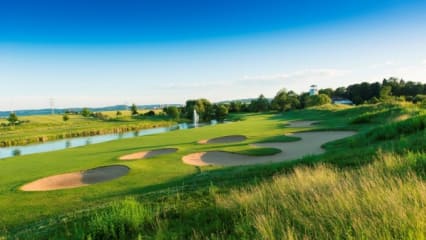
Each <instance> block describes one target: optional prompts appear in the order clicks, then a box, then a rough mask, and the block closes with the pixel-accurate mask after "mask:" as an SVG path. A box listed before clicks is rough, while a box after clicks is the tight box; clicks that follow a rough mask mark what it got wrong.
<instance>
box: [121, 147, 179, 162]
mask: <svg viewBox="0 0 426 240" xmlns="http://www.w3.org/2000/svg"><path fill="white" fill-rule="evenodd" d="M176 151H177V148H162V149H155V150H151V151H144V152H137V153H132V154H129V155H124V156H121V157H120V158H119V159H120V160H137V159H144V158H150V157H154V156H158V155H163V154H169V153H174V152H176Z"/></svg>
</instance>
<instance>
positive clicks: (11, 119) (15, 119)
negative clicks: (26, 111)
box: [7, 112, 19, 125]
mask: <svg viewBox="0 0 426 240" xmlns="http://www.w3.org/2000/svg"><path fill="white" fill-rule="evenodd" d="M7 121H8V122H9V123H10V124H12V125H15V124H17V123H18V122H19V119H18V116H16V113H14V112H11V113H10V114H9V117H8V118H7Z"/></svg>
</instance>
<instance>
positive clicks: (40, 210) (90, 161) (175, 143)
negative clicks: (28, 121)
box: [0, 115, 291, 226]
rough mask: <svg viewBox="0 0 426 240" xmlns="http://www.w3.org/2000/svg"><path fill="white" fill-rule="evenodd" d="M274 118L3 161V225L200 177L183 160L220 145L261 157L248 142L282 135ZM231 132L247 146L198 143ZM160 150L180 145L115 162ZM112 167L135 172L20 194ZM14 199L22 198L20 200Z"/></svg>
mask: <svg viewBox="0 0 426 240" xmlns="http://www.w3.org/2000/svg"><path fill="white" fill-rule="evenodd" d="M271 116H272V115H253V116H250V117H249V120H247V121H242V122H236V123H229V124H223V125H218V126H214V127H213V126H212V127H203V128H198V129H190V130H183V131H174V132H169V133H165V134H160V135H153V136H143V137H138V138H133V139H124V140H119V141H112V142H107V143H101V144H94V145H90V146H85V147H79V148H71V149H67V150H64V151H57V152H50V153H42V154H34V155H27V156H20V157H14V158H9V159H5V160H2V161H0V172H1V174H0V195H1V196H2V197H1V198H0V210H1V212H2V213H3V214H1V215H0V222H1V223H2V224H3V225H6V226H10V225H15V224H18V223H23V222H26V221H31V220H36V219H38V218H40V217H44V216H49V215H52V214H60V213H63V212H66V211H70V210H72V209H80V208H84V207H88V206H91V205H95V204H97V203H98V202H105V201H108V200H110V199H111V198H114V197H116V196H123V195H128V194H137V193H143V192H145V191H147V190H153V189H158V188H161V187H162V186H159V187H156V185H159V184H163V183H167V182H174V181H178V180H179V179H182V178H184V177H188V176H190V175H191V174H194V173H196V171H197V169H196V168H194V167H192V166H188V165H185V164H183V163H182V162H181V160H180V159H181V157H182V156H184V155H186V154H188V153H193V152H198V151H209V150H214V149H216V148H217V147H218V146H220V149H222V150H225V151H234V152H241V151H243V152H245V153H247V154H251V155H253V154H259V153H258V152H257V151H254V150H252V148H251V147H249V146H248V145H247V143H252V142H256V141H258V140H264V139H266V138H268V137H270V136H275V135H281V134H283V133H284V131H283V129H280V128H277V126H279V125H280V124H281V123H280V122H279V121H277V120H273V121H270V120H268V119H269V118H271ZM230 134H244V135H247V136H248V140H247V141H245V142H244V143H234V144H216V145H213V144H209V145H200V144H196V141H198V140H200V139H206V138H213V137H219V136H223V135H230ZM289 139H291V138H289ZM162 147H177V148H178V149H179V151H178V152H177V153H173V154H170V155H166V156H159V157H155V158H152V159H147V160H142V161H132V162H122V161H118V160H117V159H118V157H119V156H121V155H124V154H128V153H132V152H136V151H140V150H145V149H156V148H162ZM250 149H251V150H250ZM260 150H261V151H264V154H272V153H274V152H272V153H271V151H270V150H265V149H260ZM111 164H124V165H127V166H129V167H130V168H131V172H130V174H129V175H127V176H125V177H123V178H120V179H118V180H115V181H111V182H108V183H102V184H97V185H93V186H89V187H84V188H78V189H71V190H62V191H51V192H39V193H37V192H34V193H25V192H21V191H19V190H18V187H19V186H21V185H22V184H24V183H27V182H29V181H33V180H35V179H38V178H41V177H45V176H49V175H53V174H60V173H65V172H72V171H78V170H84V169H89V168H93V167H97V166H102V165H111ZM206 169H213V168H206ZM178 182H179V181H178ZM16 199H20V200H19V201H16ZM52 199H54V201H52Z"/></svg>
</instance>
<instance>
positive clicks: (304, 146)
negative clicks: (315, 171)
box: [182, 131, 356, 166]
mask: <svg viewBox="0 0 426 240" xmlns="http://www.w3.org/2000/svg"><path fill="white" fill-rule="evenodd" d="M355 133H356V132H352V131H327V132H300V133H294V134H292V136H295V137H299V138H301V140H300V141H297V142H287V143H258V144H255V145H254V146H256V147H268V148H277V149H280V150H281V151H282V152H281V153H278V154H275V155H272V156H260V157H256V156H246V155H240V154H235V153H229V152H221V151H212V152H199V153H193V154H189V155H186V156H184V157H183V158H182V161H183V162H184V163H186V164H190V165H195V166H207V165H222V166H236V165H250V164H260V163H272V162H281V161H287V160H292V159H298V158H301V157H304V156H306V155H314V154H321V153H323V152H324V149H322V148H321V145H323V144H324V143H327V142H331V141H334V140H337V139H341V138H346V137H349V136H352V135H354V134H355Z"/></svg>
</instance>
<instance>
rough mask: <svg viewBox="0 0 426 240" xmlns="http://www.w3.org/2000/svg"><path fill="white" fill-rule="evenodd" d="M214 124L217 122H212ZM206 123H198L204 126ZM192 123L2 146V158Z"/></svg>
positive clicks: (181, 127) (172, 129)
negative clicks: (24, 144)
mask: <svg viewBox="0 0 426 240" xmlns="http://www.w3.org/2000/svg"><path fill="white" fill-rule="evenodd" d="M211 124H212V125H214V124H216V122H213V121H212V123H211ZM202 126H206V125H198V127H202ZM193 127H194V126H193V125H192V124H186V123H181V124H178V125H175V126H172V127H161V128H151V129H143V130H140V131H136V132H125V133H114V134H106V135H99V136H90V137H78V138H68V139H63V140H58V141H51V142H46V143H38V144H31V145H26V146H12V147H5V148H0V158H7V157H12V156H16V155H27V154H32V153H41V152H50V151H56V150H62V149H66V148H74V147H80V146H86V145H90V144H96V143H102V142H107V141H113V140H118V139H125V138H133V137H138V136H146V135H152V134H160V133H165V132H170V131H176V130H183V129H188V128H193Z"/></svg>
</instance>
